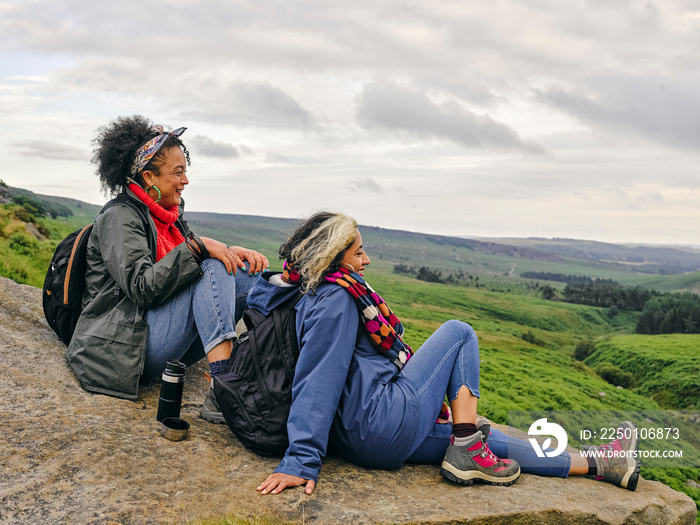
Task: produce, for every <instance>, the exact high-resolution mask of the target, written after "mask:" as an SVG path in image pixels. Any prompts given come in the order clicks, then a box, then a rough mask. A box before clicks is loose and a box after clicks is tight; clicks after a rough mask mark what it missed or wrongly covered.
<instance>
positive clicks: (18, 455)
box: [0, 278, 697, 525]
mask: <svg viewBox="0 0 700 525" xmlns="http://www.w3.org/2000/svg"><path fill="white" fill-rule="evenodd" d="M64 352H65V347H64V346H63V344H62V343H61V342H60V341H59V340H58V339H57V338H56V337H55V336H54V334H53V332H52V331H51V330H50V328H49V327H48V325H47V324H46V322H45V321H44V318H43V313H42V310H41V291H40V290H39V289H37V288H32V287H29V286H23V285H18V284H16V283H14V282H12V281H10V280H8V279H4V278H0V421H1V422H2V439H0V472H2V476H0V523H3V524H4V523H81V524H104V523H140V524H150V523H163V522H167V523H172V522H184V521H186V520H191V519H195V518H199V517H205V516H221V515H224V514H226V513H233V514H236V515H238V516H252V515H254V514H255V515H263V516H274V517H278V518H282V519H284V520H286V521H290V522H298V523H302V522H313V523H324V524H325V523H344V522H352V523H402V524H408V523H431V524H439V523H445V524H447V523H450V524H456V523H464V524H474V525H476V524H478V525H492V524H503V523H509V524H520V523H523V524H524V523H543V524H549V523H551V524H555V523H556V524H568V523H572V524H573V523H586V524H615V525H617V524H659V525H660V524H688V525H690V524H694V523H695V521H696V512H697V511H696V507H695V504H694V503H693V501H692V500H691V499H690V498H688V497H687V496H686V495H684V494H681V493H679V492H676V491H674V490H672V489H670V488H669V487H667V486H666V485H663V484H661V483H657V482H653V481H647V480H640V482H639V486H638V488H637V490H636V492H629V491H627V490H623V489H620V488H617V487H614V486H611V485H609V484H605V483H599V482H595V481H592V480H589V479H584V478H571V479H567V480H564V479H560V478H542V477H537V476H530V475H526V474H524V475H522V476H521V478H520V479H519V480H518V482H517V483H515V484H514V485H512V486H510V487H492V486H489V485H474V486H470V487H461V486H455V485H451V484H449V483H447V482H445V481H444V480H443V479H442V478H441V476H440V475H439V474H438V468H437V467H435V466H425V465H421V466H416V465H407V466H405V467H403V468H401V469H399V470H396V471H388V472H387V471H380V470H369V469H363V468H360V467H357V466H354V465H351V464H348V463H346V462H344V461H342V460H340V459H338V458H329V459H328V460H327V461H326V462H325V465H324V469H323V471H322V473H321V478H320V480H319V484H318V486H317V488H316V490H315V491H314V493H313V494H312V495H311V496H306V495H305V494H304V493H303V492H302V491H301V489H294V490H287V491H285V492H284V493H282V494H280V495H277V496H271V495H268V496H261V495H260V494H258V493H257V492H256V490H255V487H256V486H257V485H258V484H259V483H260V482H261V481H262V480H263V479H264V478H265V477H266V476H267V475H268V474H269V473H270V472H271V471H272V470H273V469H274V467H275V466H276V465H277V460H275V459H264V458H260V457H258V456H256V455H254V454H252V453H250V452H248V451H247V450H246V449H245V448H244V447H243V446H242V445H241V444H240V443H238V441H237V440H236V439H235V438H234V437H233V436H232V434H231V433H230V431H229V430H228V428H227V427H225V426H223V425H212V424H209V423H206V422H205V421H203V420H202V419H200V418H199V417H198V409H199V405H200V403H201V402H202V400H203V396H204V393H205V391H206V388H207V387H208V384H207V383H206V381H205V380H204V379H203V378H202V374H203V371H204V365H202V364H200V365H198V366H196V367H192V369H191V370H190V371H189V372H188V376H187V380H186V388H185V394H184V407H183V417H184V418H185V419H187V420H188V421H189V422H190V423H191V425H192V428H191V436H190V438H188V439H187V440H186V441H182V442H178V443H172V442H169V441H166V440H165V439H163V438H162V437H161V436H160V434H159V432H158V430H159V425H158V424H157V422H156V420H155V414H156V407H157V402H158V386H157V385H151V386H148V387H145V388H143V389H142V390H141V400H140V401H138V402H131V401H125V400H120V399H116V398H111V397H107V396H100V395H93V394H89V393H87V392H85V391H83V390H82V389H81V388H80V387H79V385H78V382H77V380H76V379H75V377H74V376H73V374H72V372H71V371H70V369H69V368H68V366H67V365H66V362H65V358H64Z"/></svg>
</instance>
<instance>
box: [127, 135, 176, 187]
mask: <svg viewBox="0 0 700 525" xmlns="http://www.w3.org/2000/svg"><path fill="white" fill-rule="evenodd" d="M186 129H187V128H177V129H175V130H173V131H163V126H153V131H155V132H156V133H158V136H157V137H155V138H152V139H151V140H149V141H148V142H146V143H145V144H144V145H143V146H141V147H140V148H139V149H138V150H136V158H134V163H133V164H132V165H131V175H132V176H134V175H136V174H137V173H138V172H139V171H141V170H142V169H143V168H145V167H146V164H148V163H149V161H150V160H151V159H152V158H153V156H154V155H155V154H156V153H158V150H160V148H161V147H162V146H163V144H165V141H166V140H167V139H168V137H169V136H170V135H173V136H175V137H179V136H180V135H182V134H183V133H184V132H185V130H186Z"/></svg>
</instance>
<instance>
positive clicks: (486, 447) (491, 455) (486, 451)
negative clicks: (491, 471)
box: [479, 443, 501, 463]
mask: <svg viewBox="0 0 700 525" xmlns="http://www.w3.org/2000/svg"><path fill="white" fill-rule="evenodd" d="M479 455H480V456H481V457H482V458H487V457H488V458H489V459H491V460H493V461H494V463H498V462H499V461H501V460H500V459H499V458H498V457H496V455H495V454H494V453H493V452H491V449H490V448H489V444H488V443H484V447H483V449H482V450H481V454H479Z"/></svg>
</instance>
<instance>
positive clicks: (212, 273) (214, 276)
mask: <svg viewBox="0 0 700 525" xmlns="http://www.w3.org/2000/svg"><path fill="white" fill-rule="evenodd" d="M200 268H201V269H202V272H204V275H207V276H209V279H210V280H212V281H216V282H217V283H220V285H221V286H223V287H227V286H230V287H231V288H234V289H235V280H234V278H233V275H231V274H230V273H228V270H227V269H226V265H225V264H224V263H223V262H221V261H220V260H219V259H212V258H209V259H205V260H204V261H202V264H201V265H200Z"/></svg>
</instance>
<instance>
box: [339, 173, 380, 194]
mask: <svg viewBox="0 0 700 525" xmlns="http://www.w3.org/2000/svg"><path fill="white" fill-rule="evenodd" d="M347 187H348V188H349V189H350V190H352V191H355V192H364V191H369V192H370V193H376V194H379V195H381V194H383V193H384V188H383V187H382V186H381V185H380V184H379V183H378V182H377V181H376V180H374V179H373V178H372V177H366V178H364V179H357V180H354V181H352V182H348V184H347Z"/></svg>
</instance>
